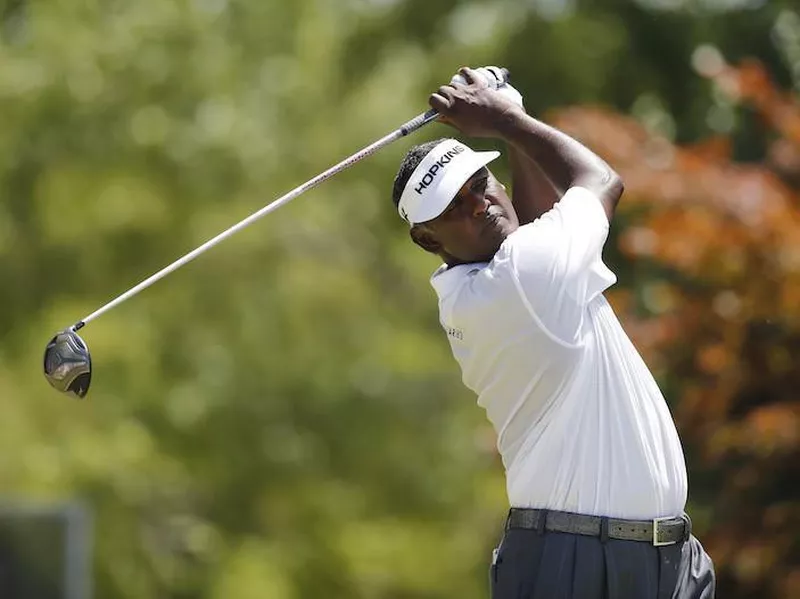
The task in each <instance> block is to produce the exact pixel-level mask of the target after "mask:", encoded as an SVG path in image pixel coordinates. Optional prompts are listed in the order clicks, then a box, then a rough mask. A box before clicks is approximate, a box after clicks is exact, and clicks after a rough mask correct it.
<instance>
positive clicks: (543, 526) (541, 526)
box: [536, 510, 548, 535]
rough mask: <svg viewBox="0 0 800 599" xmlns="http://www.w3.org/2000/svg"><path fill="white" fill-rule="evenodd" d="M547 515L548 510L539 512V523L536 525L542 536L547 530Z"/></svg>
mask: <svg viewBox="0 0 800 599" xmlns="http://www.w3.org/2000/svg"><path fill="white" fill-rule="evenodd" d="M547 514H548V510H539V522H537V523H536V524H537V526H536V532H537V533H539V534H540V535H543V534H544V531H545V530H547Z"/></svg>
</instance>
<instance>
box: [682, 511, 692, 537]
mask: <svg viewBox="0 0 800 599" xmlns="http://www.w3.org/2000/svg"><path fill="white" fill-rule="evenodd" d="M681 519H683V521H684V525H683V542H684V543H685V542H686V541H688V540H689V537H691V536H692V519H691V518H690V517H689V514H687V513H686V512H683V514H681Z"/></svg>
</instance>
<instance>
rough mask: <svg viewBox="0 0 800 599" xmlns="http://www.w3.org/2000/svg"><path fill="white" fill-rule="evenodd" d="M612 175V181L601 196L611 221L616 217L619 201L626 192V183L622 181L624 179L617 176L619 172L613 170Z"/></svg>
mask: <svg viewBox="0 0 800 599" xmlns="http://www.w3.org/2000/svg"><path fill="white" fill-rule="evenodd" d="M610 175H611V179H610V181H609V182H608V185H607V186H606V189H605V190H604V192H603V195H601V196H600V200H601V201H602V202H603V207H604V208H605V209H606V213H607V214H608V219H609V220H611V217H612V216H614V211H615V210H616V209H617V204H619V199H620V198H621V197H622V194H623V193H624V192H625V183H624V181H623V180H622V177H620V176H619V174H617V172H616V171H614V170H611V173H610Z"/></svg>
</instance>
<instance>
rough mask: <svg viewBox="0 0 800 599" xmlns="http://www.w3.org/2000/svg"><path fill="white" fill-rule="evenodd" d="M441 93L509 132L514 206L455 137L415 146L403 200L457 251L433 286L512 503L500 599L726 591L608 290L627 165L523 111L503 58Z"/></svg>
mask: <svg viewBox="0 0 800 599" xmlns="http://www.w3.org/2000/svg"><path fill="white" fill-rule="evenodd" d="M492 68H494V67H486V68H485V69H478V70H473V69H468V68H464V69H461V70H460V71H459V72H460V75H461V77H460V81H458V80H456V79H454V80H453V82H451V83H450V84H448V85H444V86H442V87H440V88H439V89H438V91H437V92H436V93H433V94H432V95H431V96H430V99H429V102H430V105H431V106H432V107H433V108H435V109H436V110H437V111H438V112H439V114H440V115H441V117H440V119H441V120H442V121H443V122H445V123H448V124H450V125H452V126H453V127H455V128H456V129H457V130H458V131H460V132H461V133H462V134H464V135H467V136H471V137H488V138H496V139H500V140H502V141H503V142H505V144H506V146H507V148H508V155H509V163H510V166H511V172H512V181H513V195H514V199H513V202H512V200H511V199H509V197H508V195H507V194H506V189H505V187H504V186H503V185H502V184H501V183H500V182H499V181H498V180H497V179H496V178H495V177H494V175H493V174H492V172H491V171H490V170H489V169H488V168H487V164H488V163H489V162H491V161H492V160H494V159H495V158H497V157H498V155H499V152H475V151H473V150H471V149H470V148H469V147H467V146H466V145H465V144H463V143H461V142H459V141H457V140H455V139H441V140H438V141H434V142H430V143H426V144H422V145H419V146H415V147H413V148H411V150H409V152H408V153H407V155H406V156H405V158H404V159H403V162H402V164H401V166H400V169H399V172H398V174H397V177H396V179H395V181H394V189H393V199H394V202H395V204H396V205H397V210H398V212H399V213H400V215H401V217H402V218H403V219H404V220H405V221H406V223H407V224H408V226H409V227H410V234H411V239H413V241H414V243H416V244H417V245H418V246H420V247H421V248H423V249H424V250H426V251H428V252H431V253H433V254H437V255H438V256H440V257H441V259H442V261H443V262H444V264H443V265H442V266H441V267H440V268H439V269H438V270H436V272H435V273H434V274H433V276H432V279H431V283H432V285H433V287H434V289H435V290H436V293H437V295H438V297H439V313H440V321H441V324H442V326H443V328H444V330H445V332H446V334H447V336H448V339H449V341H450V345H451V347H452V351H453V355H454V356H455V358H456V360H457V362H458V363H459V365H460V366H461V370H462V374H463V380H464V383H465V384H466V385H467V386H468V387H469V388H470V389H472V390H473V391H474V392H475V393H476V394H477V395H478V404H479V405H480V406H482V407H483V408H484V409H485V410H486V413H487V417H488V418H489V420H490V421H491V423H492V425H493V426H494V428H495V431H496V432H497V445H498V449H499V451H500V454H501V455H502V459H503V464H504V467H505V470H506V479H507V492H508V499H509V502H510V505H511V509H510V510H509V513H508V518H507V520H506V526H505V530H504V534H503V538H502V542H501V543H500V546H499V547H498V549H496V550H495V552H494V557H493V560H492V565H491V583H492V584H491V586H492V597H493V598H494V599H507V598H509V599H510V598H514V599H523V598H525V599H539V598H547V599H550V598H555V597H558V598H567V597H572V598H575V599H593V598H598V599H599V598H605V599H617V598H619V599H622V598H625V599H628V598H630V599H650V598H652V599H669V598H676V599H678V598H679V599H683V598H703V599H708V598H711V597H713V596H714V571H713V565H712V562H711V559H710V558H709V556H708V555H707V554H706V553H705V551H704V550H703V548H702V546H701V545H700V542H699V541H698V540H697V539H696V538H695V537H694V536H693V535H692V532H691V522H690V520H689V518H688V516H687V515H686V514H685V513H684V507H685V503H686V495H687V480H686V467H685V464H684V458H683V452H682V449H681V444H680V440H679V438H678V434H677V432H676V430H675V425H674V423H673V421H672V418H671V415H670V412H669V410H668V407H667V405H666V403H665V401H664V398H663V396H662V394H661V392H660V390H659V388H658V386H657V384H656V382H655V380H654V379H653V376H652V375H651V374H650V372H649V370H648V368H647V366H646V365H645V363H644V362H643V361H642V358H641V357H640V356H639V354H638V352H637V350H636V349H635V347H634V346H633V344H632V343H631V341H630V340H629V339H628V337H627V335H626V334H625V332H624V331H623V329H622V327H621V325H620V323H619V321H618V320H617V317H616V316H615V314H614V312H613V310H612V308H611V306H610V305H609V303H608V302H607V301H606V299H605V297H604V296H603V292H604V291H605V290H606V289H608V288H609V287H610V286H611V285H612V284H614V282H615V281H616V277H615V275H614V274H613V273H612V272H611V271H610V270H609V269H608V268H607V267H606V265H605V264H604V263H603V260H602V250H603V245H604V243H605V241H606V238H607V236H608V231H609V221H610V220H611V219H612V217H613V216H614V209H615V207H616V205H617V202H618V201H619V198H620V196H621V195H622V191H623V185H622V181H621V180H620V178H619V176H618V175H617V174H616V173H615V172H614V171H613V170H612V169H611V168H610V167H609V166H608V165H607V164H606V163H605V162H603V160H601V159H600V158H599V157H598V156H597V155H595V154H594V153H593V152H591V151H590V150H589V149H587V148H586V147H584V146H583V145H581V144H580V143H579V142H577V141H576V140H574V139H572V138H570V137H569V136H567V135H566V134H564V133H562V132H560V131H558V130H556V129H554V128H552V127H549V126H547V125H545V124H544V123H542V122H540V121H538V120H536V119H534V118H532V117H531V116H529V115H528V114H526V112H525V110H524V108H523V107H522V98H521V96H520V95H519V93H518V92H517V91H516V90H514V89H513V87H511V86H509V85H506V86H505V87H503V88H501V89H500V90H495V89H492V88H490V87H489V85H488V84H487V75H491V74H492V71H491V69H492Z"/></svg>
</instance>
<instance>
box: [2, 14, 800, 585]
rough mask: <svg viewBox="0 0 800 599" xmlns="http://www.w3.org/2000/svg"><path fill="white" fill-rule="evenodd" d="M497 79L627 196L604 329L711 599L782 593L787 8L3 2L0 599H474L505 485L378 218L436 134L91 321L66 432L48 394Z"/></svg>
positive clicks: (265, 231)
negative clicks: (81, 322)
mask: <svg viewBox="0 0 800 599" xmlns="http://www.w3.org/2000/svg"><path fill="white" fill-rule="evenodd" d="M484 64H496V65H504V66H507V67H508V68H509V69H510V70H511V72H512V76H513V83H514V84H515V86H516V87H517V88H518V89H519V90H520V91H521V92H522V93H523V95H524V96H525V101H526V106H527V108H528V111H529V112H530V113H531V114H534V115H536V116H538V117H539V118H542V119H545V120H547V121H548V122H550V123H554V124H557V125H559V126H561V127H562V128H564V129H565V130H567V131H568V132H570V133H571V134H573V135H575V136H576V137H578V138H579V139H581V140H583V141H584V142H585V143H587V144H588V145H590V146H591V147H592V148H593V149H595V150H596V151H597V152H599V153H600V154H601V155H603V156H604V157H605V158H606V159H607V160H608V161H609V162H611V164H612V165H614V166H615V167H616V168H617V169H618V170H619V171H620V173H621V174H622V175H623V178H624V179H625V181H626V184H627V192H626V195H625V197H624V198H623V201H622V203H621V205H620V209H619V212H618V220H617V222H616V224H615V226H614V227H613V235H612V238H611V239H610V241H609V243H608V246H607V249H606V259H607V262H608V263H609V264H610V265H611V266H612V268H613V269H614V270H615V271H616V272H617V273H618V275H619V283H618V284H617V285H616V286H615V287H614V288H613V289H612V290H611V291H610V293H609V298H610V300H611V301H612V303H613V305H614V307H615V309H616V310H617V312H618V313H619V315H620V316H621V318H622V320H623V323H624V324H625V326H626V328H627V330H628V331H629V333H630V335H631V337H632V338H633V340H634V342H635V343H636V345H637V347H639V349H640V351H641V352H642V353H643V355H644V356H645V359H646V360H647V362H648V364H649V365H650V366H651V367H652V369H653V371H654V373H655V375H656V376H657V378H658V380H659V382H660V384H661V385H662V389H663V390H664V393H665V395H666V397H667V399H668V402H669V404H670V407H671V409H672V411H673V414H674V415H675V418H676V421H677V423H678V426H679V430H680V433H681V436H682V439H683V442H684V445H685V452H686V457H687V461H688V467H689V472H690V497H689V506H688V509H689V511H690V513H691V514H692V516H693V518H694V522H695V530H696V533H697V534H698V536H699V537H700V538H701V540H702V541H703V543H704V545H705V546H706V548H707V550H708V551H709V552H710V554H711V555H712V557H713V558H714V560H715V562H716V568H717V572H718V577H719V592H718V596H720V597H726V598H735V599H750V598H753V599H755V598H770V599H771V598H776V599H777V598H781V599H783V598H786V599H791V598H797V597H800V491H799V489H800V485H798V480H800V451H799V448H800V363H799V362H798V352H800V213H799V212H798V210H799V209H800V104H799V103H798V93H799V92H800V7H798V5H797V3H796V2H795V1H794V0H785V1H784V0H772V1H766V0H637V1H623V0H525V1H523V0H484V1H482V0H475V1H470V2H456V1H443V0H442V1H439V0H339V1H337V2H332V1H325V0H302V1H295V2H278V1H274V0H180V1H178V0H137V2H118V1H112V0H106V1H102V0H94V1H88V0H51V1H49V2H29V1H27V0H0V277H2V281H3V282H4V284H3V285H2V287H0V308H2V309H0V507H2V509H0V597H2V598H3V599H9V598H10V599H90V597H91V598H103V599H128V598H130V599H134V598H135V599H142V598H164V599H167V598H169V599H190V598H191V599H194V598H198V599H201V598H202V599H221V598H228V597H237V598H239V599H255V598H268V599H306V598H317V597H326V598H330V599H338V598H364V599H444V598H451V597H460V598H462V599H478V598H483V597H488V578H487V571H488V562H489V558H490V553H491V549H492V548H493V547H494V545H495V544H496V542H497V541H498V539H499V535H500V527H501V525H502V521H503V517H504V515H505V511H506V509H507V504H506V499H505V486H504V479H503V472H502V466H501V463H500V460H499V458H498V456H497V453H496V450H495V446H494V443H495V439H494V435H493V433H492V431H491V428H490V426H489V424H488V422H487V421H486V420H485V417H484V415H483V412H482V411H481V410H480V409H479V408H478V407H477V406H476V405H475V398H474V396H472V394H471V393H470V392H469V391H467V390H466V389H465V388H464V387H463V386H462V385H461V382H460V374H459V371H458V367H457V365H456V363H455V361H454V360H453V358H452V357H451V354H450V350H449V346H448V344H447V339H446V337H445V335H444V334H443V333H442V331H441V330H440V327H439V325H438V320H437V308H436V298H435V295H434V292H433V290H432V289H431V288H430V286H429V282H428V277H429V275H430V273H431V272H432V271H433V269H434V268H435V267H436V266H437V262H436V260H435V259H434V258H433V257H431V256H428V255H425V254H424V253H423V252H422V251H421V250H418V249H416V248H415V247H413V246H412V245H411V243H410V242H409V240H408V237H407V232H406V230H405V228H404V227H403V225H402V223H401V221H400V220H399V218H398V217H397V215H396V213H395V212H394V208H393V206H392V202H391V197H390V196H391V183H392V179H393V176H394V173H395V171H396V168H397V166H398V163H399V161H400V159H401V157H402V155H403V154H404V153H405V151H406V150H407V149H408V147H410V145H412V144H413V143H419V142H422V141H425V140H428V139H433V138H436V137H440V136H443V135H451V134H452V130H451V129H448V128H447V127H445V126H443V125H440V124H433V125H430V126H428V127H427V128H425V129H423V130H422V131H420V132H418V133H416V134H415V135H414V136H413V138H410V139H404V140H402V141H400V142H397V143H395V144H394V145H392V146H390V147H389V148H387V149H385V150H383V151H381V152H380V153H379V154H377V155H375V156H372V157H370V158H369V159H367V160H365V161H364V162H362V163H359V164H358V165H357V166H355V167H353V168H352V169H350V170H348V171H347V172H345V173H343V174H341V175H339V176H337V177H336V178H335V179H333V180H331V181H329V182H326V183H325V184H324V185H323V186H321V187H319V188H317V189H316V190H313V191H311V192H309V193H307V194H305V195H303V196H301V198H299V199H297V200H295V201H294V202H292V203H291V204H290V205H288V206H287V207H285V208H282V209H281V210H279V211H278V212H276V213H274V214H272V215H270V216H268V217H267V218H266V219H264V220H262V221H260V222H259V223H257V224H256V225H254V226H252V227H250V228H249V229H247V230H246V231H244V232H242V233H239V234H237V235H236V236H235V237H233V238H231V239H229V240H227V241H226V242H225V243H224V244H222V245H220V246H218V247H217V248H215V249H214V250H213V251H212V252H210V253H208V254H206V255H204V256H202V257H201V258H200V259H198V260H197V261H195V262H193V263H191V264H190V265H188V266H186V267H184V268H182V269H181V270H180V271H178V272H177V273H175V274H173V275H171V276H170V277H168V278H167V279H165V280H164V281H161V282H159V283H158V284H157V285H156V286H154V287H152V288H150V289H148V290H147V291H145V292H144V293H143V294H141V295H140V296H137V297H136V298H135V299H134V300H131V301H130V302H127V303H125V304H123V305H122V306H120V307H119V308H116V309H115V310H114V311H112V312H110V313H108V314H107V315H104V316H102V317H101V318H100V319H98V320H97V321H96V322H95V323H92V324H91V326H89V327H87V329H86V331H85V333H84V339H85V340H86V341H87V343H88V344H89V346H90V347H91V349H92V355H93V359H94V380H93V383H92V389H91V392H90V394H89V396H88V398H87V399H86V400H85V401H83V402H77V401H75V400H72V399H68V398H66V397H64V396H61V395H59V394H58V393H57V392H55V391H54V390H52V389H51V388H50V387H49V386H48V385H47V383H46V381H45V380H44V378H43V376H42V373H41V361H42V352H43V350H44V346H45V344H46V343H47V341H48V340H49V339H50V337H51V336H52V335H53V334H54V333H55V332H56V331H57V330H60V329H62V328H64V327H65V326H67V325H70V324H72V323H73V322H75V321H76V320H78V319H79V318H81V317H82V316H85V315H86V314H88V313H90V312H92V311H93V310H95V309H96V308H98V307H99V306H101V305H103V304H104V303H106V302H107V301H108V300H110V299H112V298H113V297H115V296H117V295H118V294H120V293H121V292H123V291H125V290H126V289H128V288H129V287H131V286H133V285H134V284H135V283H137V282H139V281H140V280H142V279H144V278H145V277H147V276H149V275H150V274H152V273H153V272H155V271H156V270H158V269H160V268H161V267H163V266H165V265H166V264H168V263H170V262H172V261H173V260H174V259H175V258H177V257H179V256H181V255H183V254H184V253H186V252H187V251H189V250H191V249H193V248H194V247H196V246H198V245H200V244H201V243H202V242H204V241H205V240H207V239H209V238H210V237H212V236H214V235H215V234H217V233H218V232H220V231H222V230H223V229H225V228H227V227H229V226H230V225H232V224H234V223H235V222H237V221H239V220H240V219H242V218H244V217H245V216H247V215H248V214H250V213H251V212H254V211H255V210H257V209H258V208H260V207H262V206H263V205H265V204H267V203H268V202H269V201H271V200H272V199H274V198H276V197H278V196H280V195H282V194H283V193H285V192H286V191H288V190H289V189H291V188H293V187H295V186H296V185H299V184H300V183H302V182H303V181H306V180H307V179H310V178H311V177H312V176H314V175H316V174H317V173H319V172H321V171H322V170H324V169H326V168H328V167H329V166H330V165H332V164H334V163H336V162H338V161H339V160H341V159H342V158H344V157H345V156H347V155H349V154H351V153H353V152H355V151H356V150H358V149H360V148H361V147H363V146H365V145H367V144H368V143H370V142H372V141H374V140H375V139H377V138H379V137H381V136H382V135H384V134H385V133H388V132H389V131H391V130H393V129H394V128H396V127H397V126H399V125H400V124H401V123H403V122H404V121H405V120H407V119H408V118H411V117H412V116H415V115H416V114H418V113H420V112H422V111H423V110H425V109H426V108H427V96H428V94H429V93H430V92H431V91H433V90H434V89H435V88H436V87H438V85H440V84H441V83H443V82H446V81H448V80H449V78H450V76H451V75H452V74H453V73H454V72H455V70H456V69H457V68H458V67H460V66H462V65H473V66H479V65H484ZM467 141H472V142H473V143H474V145H475V146H477V147H479V148H486V147H489V146H491V145H492V142H489V141H486V140H467ZM504 160H505V159H501V160H500V161H499V162H498V166H497V168H496V170H497V171H498V174H499V175H500V176H501V178H507V175H508V165H507V163H506V162H505V161H504Z"/></svg>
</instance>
